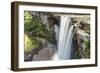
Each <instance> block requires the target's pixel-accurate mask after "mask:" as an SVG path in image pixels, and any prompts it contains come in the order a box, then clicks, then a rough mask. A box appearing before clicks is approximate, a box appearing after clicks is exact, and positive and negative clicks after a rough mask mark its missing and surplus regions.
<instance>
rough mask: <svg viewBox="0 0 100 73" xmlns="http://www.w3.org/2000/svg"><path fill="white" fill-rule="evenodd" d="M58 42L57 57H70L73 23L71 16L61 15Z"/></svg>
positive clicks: (64, 58) (62, 58)
mask: <svg viewBox="0 0 100 73" xmlns="http://www.w3.org/2000/svg"><path fill="white" fill-rule="evenodd" d="M60 24H61V25H60V33H59V44H58V57H59V59H61V60H66V59H70V55H71V45H72V38H73V32H74V25H72V22H71V18H70V17H68V16H61V23H60Z"/></svg>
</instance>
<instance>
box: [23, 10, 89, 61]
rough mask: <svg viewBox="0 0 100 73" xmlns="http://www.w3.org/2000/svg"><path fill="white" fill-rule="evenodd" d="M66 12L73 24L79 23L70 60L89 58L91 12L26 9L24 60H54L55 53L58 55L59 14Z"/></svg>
mask: <svg viewBox="0 0 100 73" xmlns="http://www.w3.org/2000/svg"><path fill="white" fill-rule="evenodd" d="M63 15H66V16H69V17H70V24H71V25H74V24H76V26H75V28H76V32H74V35H73V37H72V44H73V46H72V45H71V48H70V49H72V50H71V54H70V58H69V59H81V58H84V59H87V58H90V17H89V15H75V14H74V15H73V14H67V13H52V12H33V11H24V37H25V38H24V40H25V42H24V43H25V48H24V60H25V61H41V60H52V59H53V60H54V58H55V57H54V56H55V54H56V56H59V55H58V54H59V53H58V52H59V47H58V46H59V38H60V37H59V34H61V32H60V30H61V29H60V27H61V18H60V16H63ZM71 25H70V26H71ZM66 41H67V40H66ZM66 49H67V48H66ZM58 58H59V57H58Z"/></svg>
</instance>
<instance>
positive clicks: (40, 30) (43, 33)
mask: <svg viewBox="0 0 100 73" xmlns="http://www.w3.org/2000/svg"><path fill="white" fill-rule="evenodd" d="M35 14H36V13H35ZM24 25H25V26H24V28H25V30H24V32H25V35H27V36H25V37H26V39H25V41H28V42H27V44H25V48H26V49H32V48H36V47H38V46H39V44H40V43H41V42H42V40H41V39H44V40H46V41H49V42H50V43H55V38H54V32H53V31H52V30H50V29H48V28H47V26H46V25H47V24H43V23H42V20H41V19H40V18H39V17H38V16H37V15H33V14H31V12H29V11H25V12H24ZM48 25H49V24H48ZM27 38H28V39H27ZM29 40H30V41H29ZM29 46H30V47H29Z"/></svg>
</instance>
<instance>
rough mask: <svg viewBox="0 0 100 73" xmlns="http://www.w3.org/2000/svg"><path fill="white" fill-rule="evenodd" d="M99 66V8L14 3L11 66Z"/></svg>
mask: <svg viewBox="0 0 100 73" xmlns="http://www.w3.org/2000/svg"><path fill="white" fill-rule="evenodd" d="M90 66H91V67H92V66H97V7H96V6H82V5H68V4H67V5H66V4H49V3H32V2H12V3H11V69H12V70H13V71H26V70H44V69H59V68H75V67H90Z"/></svg>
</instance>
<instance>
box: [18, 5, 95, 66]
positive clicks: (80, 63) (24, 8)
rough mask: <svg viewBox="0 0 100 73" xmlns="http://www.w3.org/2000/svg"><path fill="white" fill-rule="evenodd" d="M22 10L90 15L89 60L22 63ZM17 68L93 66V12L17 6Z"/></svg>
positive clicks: (76, 9)
mask: <svg viewBox="0 0 100 73" xmlns="http://www.w3.org/2000/svg"><path fill="white" fill-rule="evenodd" d="M24 10H28V11H43V12H65V13H84V14H85V13H86V14H87V13H88V14H90V15H91V26H90V27H91V44H92V45H91V59H80V60H58V61H35V62H34V61H33V62H24V39H23V37H24ZM18 24H19V36H18V37H19V49H18V50H19V54H18V57H19V61H18V62H19V68H34V67H48V66H62V65H83V64H95V10H94V9H80V8H63V7H48V6H46V7H44V6H27V5H26V6H24V5H20V6H19V23H18Z"/></svg>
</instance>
